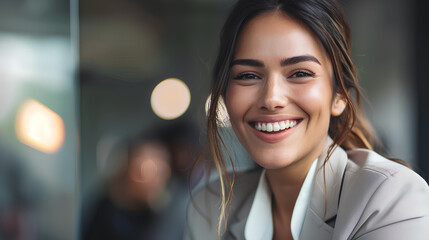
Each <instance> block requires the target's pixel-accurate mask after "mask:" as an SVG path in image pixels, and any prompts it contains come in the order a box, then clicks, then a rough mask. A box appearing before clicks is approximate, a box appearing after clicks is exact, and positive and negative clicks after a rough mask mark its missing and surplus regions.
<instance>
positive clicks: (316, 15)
mask: <svg viewBox="0 0 429 240" xmlns="http://www.w3.org/2000/svg"><path fill="white" fill-rule="evenodd" d="M350 40H351V39H350V29H349V26H348V23H347V22H346V19H345V16H344V13H343V11H342V9H341V7H340V6H339V4H338V3H337V2H336V1H335V0H240V1H238V3H237V4H236V5H235V7H234V8H233V10H232V12H231V14H230V15H229V18H228V19H227V21H226V23H225V25H224V28H223V31H222V34H221V43H220V51H219V55H218V58H217V61H216V65H215V71H214V73H215V74H214V82H213V85H212V98H211V101H212V102H218V101H219V99H220V98H221V97H222V98H224V100H225V105H226V108H227V110H228V113H229V116H230V121H231V125H232V128H233V130H234V132H235V134H236V136H237V138H238V139H239V141H240V143H241V144H242V145H243V147H244V148H245V149H246V150H247V151H248V152H249V154H250V155H251V157H252V159H253V160H254V161H255V162H256V163H257V164H258V165H260V166H261V167H262V170H261V169H259V170H254V171H250V172H245V173H242V174H237V176H235V174H234V173H232V174H227V173H226V167H225V161H224V159H223V157H222V156H223V151H224V150H223V149H226V147H225V146H224V145H225V144H223V141H222V139H221V137H220V134H219V132H218V128H217V119H216V115H217V111H218V109H217V106H216V105H217V104H212V105H213V106H212V107H211V109H210V113H209V116H208V136H209V145H210V150H211V154H212V157H213V160H214V162H215V164H216V167H217V169H218V172H219V173H220V179H219V181H217V182H214V183H212V184H210V187H209V188H203V189H201V190H199V191H198V192H197V193H196V194H195V195H194V197H193V203H192V204H191V205H190V206H189V209H188V228H187V234H186V238H187V239H216V238H221V239H338V240H343V239H360V240H362V239H406V238H407V239H427V238H428V236H429V230H428V228H429V188H428V185H427V183H426V182H425V181H424V180H423V179H422V178H421V177H419V176H418V175H417V174H416V173H414V172H413V171H412V170H410V169H409V168H407V167H406V166H404V165H401V164H399V163H397V162H395V161H393V160H389V159H387V158H384V157H382V156H380V155H378V154H377V153H375V152H374V151H373V150H372V149H373V145H374V143H375V135H374V133H373V131H371V128H370V126H369V124H368V122H367V120H366V118H365V117H364V115H363V112H362V110H361V108H360V102H359V96H360V90H359V85H358V82H357V79H356V71H355V67H354V64H353V62H352V60H351V57H350V49H351V46H350V45H351V43H350ZM353 97H354V98H355V99H352V98H353ZM231 161H232V159H231ZM219 209H220V211H219Z"/></svg>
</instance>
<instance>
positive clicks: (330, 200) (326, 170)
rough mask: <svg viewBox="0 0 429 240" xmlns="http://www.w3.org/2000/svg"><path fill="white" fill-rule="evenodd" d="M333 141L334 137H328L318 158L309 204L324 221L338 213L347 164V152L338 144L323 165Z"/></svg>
mask: <svg viewBox="0 0 429 240" xmlns="http://www.w3.org/2000/svg"><path fill="white" fill-rule="evenodd" d="M332 142H333V141H332V139H331V138H330V137H328V140H327V141H326V145H325V149H324V150H323V153H322V154H321V155H320V157H319V159H318V162H317V172H316V176H315V180H314V184H313V189H312V193H311V201H310V206H309V207H310V208H311V209H312V210H313V212H314V213H315V214H316V215H317V216H319V217H320V219H322V220H323V221H324V222H325V221H327V220H329V219H331V218H333V217H335V216H336V214H337V210H338V200H339V195H340V189H341V182H342V178H343V174H344V171H345V168H346V165H347V153H346V152H345V151H344V150H343V149H342V148H341V147H339V146H336V149H335V151H334V152H333V153H332V155H331V157H330V158H329V160H328V161H327V163H326V164H325V167H323V163H324V161H325V158H326V156H327V154H328V149H329V146H330V145H331V144H332ZM325 189H326V191H325ZM325 206H326V214H325Z"/></svg>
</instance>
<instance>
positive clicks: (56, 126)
mask: <svg viewBox="0 0 429 240" xmlns="http://www.w3.org/2000/svg"><path fill="white" fill-rule="evenodd" d="M15 131H16V136H17V138H18V140H19V141H21V142H22V143H24V144H26V145H28V146H30V147H32V148H34V149H37V150H39V151H42V152H45V153H54V152H56V151H57V150H58V149H59V148H60V147H61V145H62V144H63V142H64V137H65V128H64V121H63V119H62V118H61V117H60V116H59V115H58V114H57V113H55V112H54V111H52V110H51V109H49V108H48V107H46V106H45V105H43V104H42V103H40V102H38V101H36V100H34V99H29V100H27V101H25V102H24V103H23V104H22V106H21V107H20V108H19V110H18V113H17V115H16V119H15Z"/></svg>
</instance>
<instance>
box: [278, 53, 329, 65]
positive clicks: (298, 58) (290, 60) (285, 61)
mask: <svg viewBox="0 0 429 240" xmlns="http://www.w3.org/2000/svg"><path fill="white" fill-rule="evenodd" d="M307 61H311V62H315V63H317V64H319V65H322V64H321V63H320V62H319V60H317V58H316V57H313V56H311V55H302V56H295V57H291V58H286V59H283V60H282V61H281V63H280V66H287V65H292V64H296V63H299V62H307Z"/></svg>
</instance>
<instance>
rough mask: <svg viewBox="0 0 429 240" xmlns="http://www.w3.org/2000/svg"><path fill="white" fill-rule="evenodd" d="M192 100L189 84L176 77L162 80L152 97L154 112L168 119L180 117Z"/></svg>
mask: <svg viewBox="0 0 429 240" xmlns="http://www.w3.org/2000/svg"><path fill="white" fill-rule="evenodd" d="M190 102H191V93H190V92H189V88H188V86H186V84H185V83H184V82H182V81H181V80H179V79H176V78H169V79H166V80H164V81H162V82H160V83H159V84H158V85H157V86H156V87H155V89H154V90H153V92H152V96H151V98H150V103H151V106H152V110H153V112H154V113H155V114H156V115H157V116H158V117H160V118H162V119H166V120H171V119H175V118H178V117H180V116H181V115H182V114H183V113H185V112H186V110H187V109H188V107H189V103H190Z"/></svg>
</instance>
